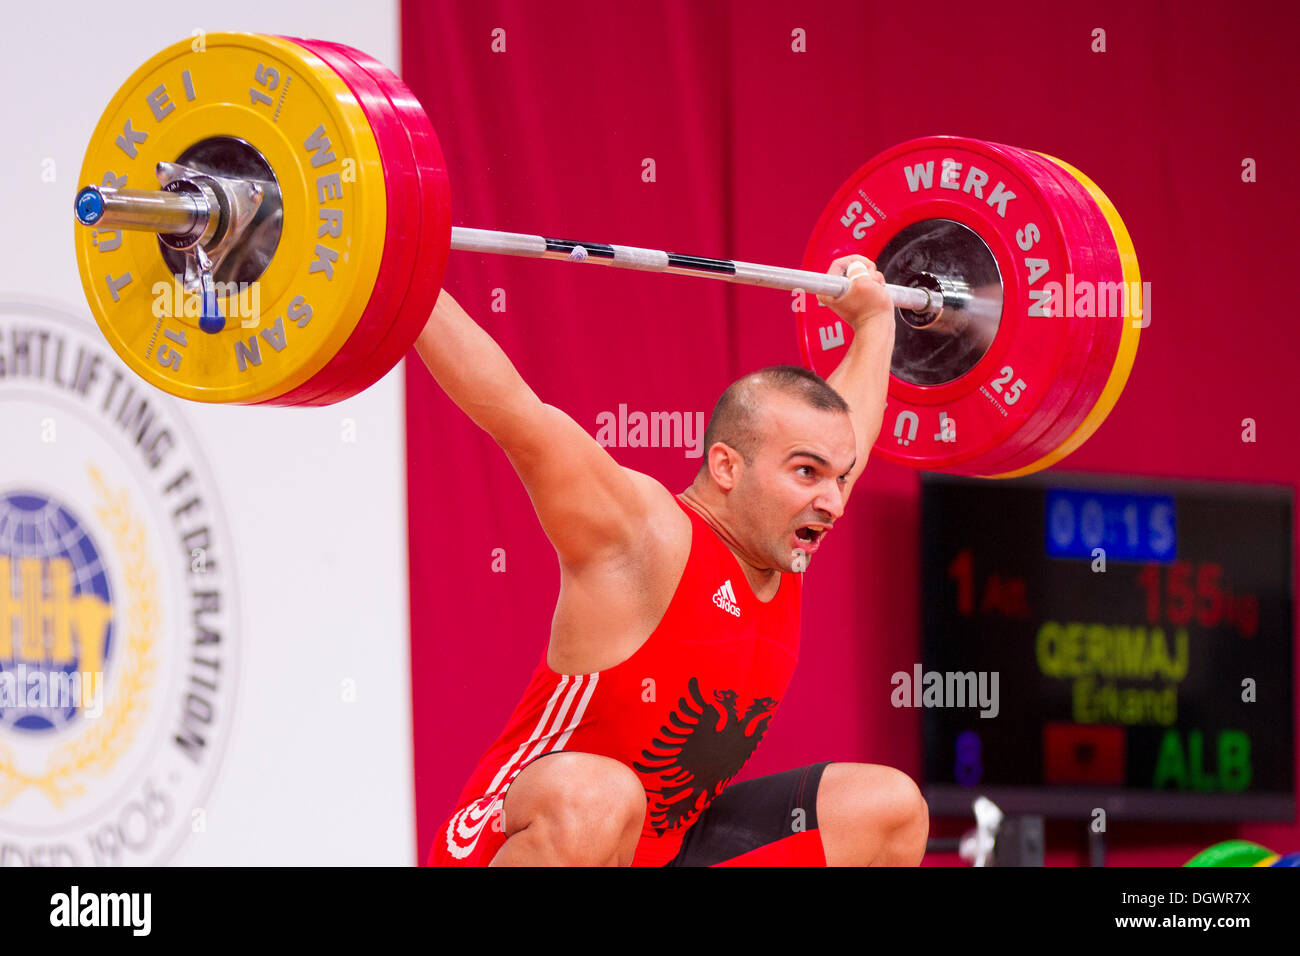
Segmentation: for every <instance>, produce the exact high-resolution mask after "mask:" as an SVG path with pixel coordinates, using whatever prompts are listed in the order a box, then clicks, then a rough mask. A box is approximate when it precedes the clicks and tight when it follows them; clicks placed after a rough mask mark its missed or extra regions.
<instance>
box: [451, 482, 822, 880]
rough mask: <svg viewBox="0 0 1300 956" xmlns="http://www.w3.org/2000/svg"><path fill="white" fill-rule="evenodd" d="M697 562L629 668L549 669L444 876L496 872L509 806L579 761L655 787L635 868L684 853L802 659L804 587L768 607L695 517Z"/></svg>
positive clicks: (495, 760)
mask: <svg viewBox="0 0 1300 956" xmlns="http://www.w3.org/2000/svg"><path fill="white" fill-rule="evenodd" d="M674 500H676V501H677V503H678V505H680V506H681V508H682V510H683V511H685V512H686V514H687V515H688V516H689V517H690V519H691V552H690V556H689V557H688V558H687V560H686V569H685V570H684V571H683V572H682V578H681V581H679V582H678V584H677V590H676V591H675V592H674V593H673V597H672V601H671V602H670V603H669V605H668V610H667V611H665V612H664V616H663V619H662V620H661V621H660V622H659V626H658V627H656V628H655V630H654V632H653V633H652V634H651V635H650V637H649V638H647V639H646V642H645V643H644V644H642V645H641V647H640V648H639V649H638V650H637V651H636V653H634V654H633V655H632V656H631V657H629V658H628V659H627V660H625V661H623V662H622V663H621V664H616V665H615V666H614V667H611V668H609V669H608V670H604V671H599V672H597V673H594V674H576V675H567V674H557V673H555V672H554V671H552V670H551V669H550V668H549V667H547V665H546V653H545V651H543V653H542V659H541V662H540V663H539V664H538V665H537V668H536V670H534V671H533V676H532V679H531V680H530V681H529V684H528V689H527V690H526V691H525V692H524V696H523V699H522V700H521V701H520V702H519V705H518V706H517V707H516V708H515V711H514V713H513V714H511V716H510V721H509V722H508V723H507V724H506V727H505V730H503V731H502V732H501V735H500V736H499V737H498V738H497V740H496V743H494V744H493V745H492V746H491V747H489V748H488V751H487V753H485V754H484V755H483V758H482V759H481V760H480V761H479V763H478V766H477V767H476V768H475V770H474V773H473V774H472V775H471V776H470V778H469V783H467V784H466V785H465V789H464V790H463V791H462V792H461V796H460V799H459V801H458V804H457V805H458V806H459V807H460V809H459V810H457V811H456V812H455V813H454V814H453V815H452V816H451V819H450V820H448V821H447V822H446V823H444V824H443V825H442V826H441V827H440V828H439V830H438V833H437V836H436V837H435V838H434V843H433V849H432V851H431V853H430V854H429V863H430V864H432V865H444V866H447V865H450V866H472V865H483V866H486V865H487V864H488V863H490V862H491V861H492V857H493V856H495V855H496V852H497V850H499V849H500V848H501V844H502V843H504V842H505V825H504V822H503V820H502V814H501V805H502V801H503V800H504V799H505V795H506V790H507V788H508V787H509V786H510V783H511V782H512V781H513V780H514V778H515V777H516V776H517V775H518V774H519V771H520V770H522V769H523V768H524V767H525V766H527V765H528V763H529V762H530V761H532V760H535V759H537V758H538V757H541V756H542V755H544V754H548V753H555V752H557V751H562V750H567V751H576V752H580V753H589V754H599V755H602V756H606V757H612V758H613V759H615V760H618V761H620V762H622V763H623V764H626V765H627V766H628V767H631V768H632V769H633V770H634V771H635V772H636V775H637V777H638V778H639V779H640V781H641V785H642V787H644V788H645V792H646V798H647V801H648V806H647V808H646V809H647V812H646V819H645V825H644V826H643V828H642V830H641V840H640V842H639V843H638V844H637V850H636V857H635V859H634V861H633V866H662V865H663V864H665V863H667V862H668V861H669V860H671V859H672V858H673V857H674V856H676V855H677V851H678V848H679V847H680V845H681V842H682V837H683V836H684V835H685V833H686V831H687V829H688V828H689V827H690V826H691V824H692V823H694V821H695V819H696V818H697V817H698V816H699V814H700V812H701V811H702V810H703V809H704V808H705V807H706V806H707V805H708V804H709V802H710V801H712V800H713V798H714V797H716V796H717V795H718V794H719V793H721V792H722V791H723V789H724V788H725V787H726V786H727V784H728V783H730V782H731V780H732V778H733V777H734V776H735V775H736V774H737V773H738V772H739V770H740V768H741V767H742V766H744V764H745V761H746V760H748V759H749V756H750V754H752V753H753V752H754V749H755V748H756V747H757V746H758V742H759V740H760V739H761V738H762V736H763V733H764V731H766V730H767V726H768V724H769V723H771V721H772V717H773V715H774V714H775V713H776V708H777V705H778V704H779V703H780V701H781V698H782V697H783V696H784V695H785V689H786V686H787V685H788V684H789V683H790V677H791V675H792V674H793V673H794V667H795V663H796V662H797V661H798V657H799V602H800V591H801V588H802V586H803V581H802V576H801V575H798V574H782V575H781V583H780V585H779V587H778V588H777V592H776V596H775V597H774V598H772V600H771V601H769V602H767V603H762V602H760V601H759V600H758V598H757V597H755V596H754V592H753V591H752V590H751V589H750V587H749V582H748V579H747V578H746V577H745V572H744V570H743V569H742V568H741V566H740V562H739V561H738V560H737V559H736V557H735V555H733V554H732V553H731V551H730V550H729V549H728V548H727V546H726V545H725V544H723V542H722V540H721V539H720V538H719V537H718V535H717V534H716V533H715V532H714V530H713V529H712V528H711V527H709V525H708V524H707V523H705V521H704V519H703V518H701V517H700V516H699V515H698V514H696V512H695V511H694V510H693V509H691V508H690V507H688V506H687V505H685V504H683V503H682V502H681V500H680V499H674Z"/></svg>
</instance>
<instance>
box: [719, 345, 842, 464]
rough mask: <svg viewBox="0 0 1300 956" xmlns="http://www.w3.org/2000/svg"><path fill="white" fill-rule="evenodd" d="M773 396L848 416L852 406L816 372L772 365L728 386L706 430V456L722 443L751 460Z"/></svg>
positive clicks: (798, 367)
mask: <svg viewBox="0 0 1300 956" xmlns="http://www.w3.org/2000/svg"><path fill="white" fill-rule="evenodd" d="M771 392H778V393H780V394H782V395H790V396H793V397H795V398H798V399H799V400H801V401H802V402H803V403H804V404H806V405H808V406H809V407H811V408H819V409H823V410H825V411H833V412H844V413H846V414H847V413H848V411H849V403H848V402H846V401H844V399H843V397H842V396H841V395H840V393H839V392H837V391H835V389H833V388H831V387H830V386H829V385H827V384H826V380H825V379H824V378H822V377H821V376H820V375H818V374H817V373H816V372H811V371H809V370H808V369H806V368H801V367H800V366H798V365H770V366H768V367H767V368H761V369H759V370H758V371H757V372H750V373H749V374H748V375H746V376H744V377H743V378H738V379H736V381H734V382H732V383H731V384H730V385H728V386H727V389H726V391H724V392H723V393H722V396H721V397H720V398H719V399H718V403H717V404H716V405H714V406H713V414H712V415H711V416H710V417H709V424H708V427H707V428H705V429H704V452H705V454H706V455H707V453H708V450H709V449H710V448H712V447H713V445H714V444H715V443H716V442H722V443H723V444H725V445H729V446H731V447H732V448H734V449H736V451H738V452H740V454H741V456H742V457H743V458H745V459H747V460H752V458H753V454H754V449H755V446H756V445H757V442H758V415H759V410H760V409H761V408H762V396H763V394H764V393H771Z"/></svg>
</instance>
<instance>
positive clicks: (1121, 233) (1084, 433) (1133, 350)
mask: <svg viewBox="0 0 1300 956" xmlns="http://www.w3.org/2000/svg"><path fill="white" fill-rule="evenodd" d="M1039 155H1041V156H1044V157H1046V158H1047V159H1050V160H1051V161H1052V162H1054V163H1056V164H1057V165H1058V166H1060V167H1061V168H1062V169H1064V170H1065V171H1066V172H1068V173H1069V174H1070V175H1071V176H1073V177H1074V178H1075V179H1077V180H1079V182H1080V183H1082V184H1083V186H1084V188H1085V189H1087V190H1088V192H1089V193H1091V194H1092V198H1093V199H1094V200H1096V202H1097V205H1098V206H1100V207H1101V211H1102V214H1103V215H1105V217H1106V221H1107V222H1108V223H1110V231H1111V232H1112V233H1114V234H1115V245H1116V246H1117V247H1118V248H1119V258H1120V264H1121V267H1122V269H1123V272H1124V283H1125V286H1126V293H1125V298H1124V301H1125V304H1126V307H1127V311H1126V314H1125V316H1124V327H1123V331H1122V332H1121V334H1120V340H1119V352H1118V353H1117V354H1116V356H1115V365H1114V366H1113V367H1112V368H1111V371H1110V376H1109V377H1108V378H1107V379H1106V386H1105V388H1103V389H1102V392H1101V396H1100V397H1099V398H1098V399H1097V404H1096V405H1094V406H1093V407H1092V411H1090V412H1089V413H1088V416H1087V417H1086V418H1085V419H1084V420H1083V421H1082V422H1081V423H1080V424H1079V427H1078V428H1076V429H1075V430H1074V431H1073V432H1072V433H1071V434H1070V437H1069V438H1067V439H1066V440H1065V441H1063V442H1062V443H1061V444H1060V445H1058V446H1057V447H1056V448H1054V449H1052V450H1051V451H1050V452H1048V453H1047V454H1046V455H1044V456H1043V457H1042V458H1039V459H1038V460H1037V461H1034V462H1032V463H1030V464H1028V465H1026V466H1025V467H1023V468H1020V469H1018V470H1016V471H1008V472H1005V473H1003V474H1000V475H990V476H989V477H991V478H1019V477H1021V476H1022V475H1029V474H1032V473H1034V472H1036V471H1041V470H1042V469H1044V468H1048V467H1050V466H1052V465H1054V464H1056V462H1058V461H1060V460H1061V459H1062V458H1064V457H1065V456H1066V455H1068V454H1070V453H1071V452H1072V451H1074V450H1075V449H1077V448H1078V447H1079V446H1080V445H1082V444H1083V443H1084V442H1085V441H1087V440H1088V439H1089V438H1091V437H1092V433H1093V432H1095V431H1096V430H1097V429H1098V428H1099V427H1100V426H1101V423H1102V422H1103V421H1105V420H1106V416H1107V415H1109V414H1110V410H1111V409H1112V408H1114V407H1115V403H1116V402H1117V401H1119V396H1120V393H1121V392H1123V391H1124V386H1125V384H1126V383H1127V382H1128V376H1129V372H1130V371H1132V369H1133V360H1134V359H1135V358H1136V357H1137V347H1138V336H1139V334H1140V333H1141V331H1142V328H1141V326H1142V324H1143V323H1144V322H1145V321H1146V301H1145V299H1144V298H1143V293H1142V275H1141V273H1140V272H1139V270H1138V261H1137V251H1136V250H1135V249H1134V248H1133V240H1132V238H1131V237H1130V236H1129V234H1128V228H1127V227H1126V226H1125V225H1124V220H1123V219H1121V218H1120V215H1119V212H1118V211H1117V210H1116V209H1115V206H1114V204H1112V203H1111V201H1110V200H1109V199H1108V198H1107V197H1106V194H1105V193H1103V192H1102V191H1101V189H1100V188H1098V186H1097V184H1096V183H1094V182H1093V181H1092V180H1091V179H1089V178H1088V177H1087V176H1086V175H1085V174H1084V173H1082V172H1080V171H1079V170H1077V169H1075V168H1074V167H1073V166H1071V165H1070V164H1069V163H1067V162H1065V160H1063V159H1057V158H1056V157H1055V156H1048V155H1047V154H1046V153H1040V154H1039ZM1135 290H1136V295H1134V294H1133V293H1134V291H1135Z"/></svg>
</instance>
